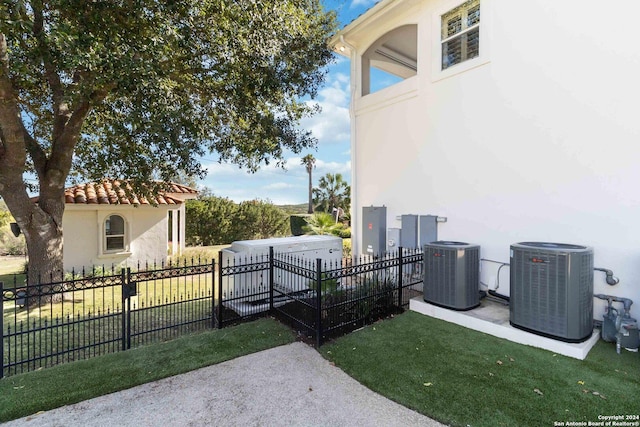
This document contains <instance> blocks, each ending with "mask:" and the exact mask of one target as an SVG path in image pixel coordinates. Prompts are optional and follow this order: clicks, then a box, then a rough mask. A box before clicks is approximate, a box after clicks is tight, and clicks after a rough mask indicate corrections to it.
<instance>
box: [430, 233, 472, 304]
mask: <svg viewBox="0 0 640 427" xmlns="http://www.w3.org/2000/svg"><path fill="white" fill-rule="evenodd" d="M423 256H424V269H423V270H424V289H423V292H424V300H425V301H426V302H428V303H430V304H434V305H437V306H440V307H445V308H451V309H454V310H470V309H472V308H475V307H477V306H478V305H479V304H480V293H479V283H480V273H479V268H480V266H479V264H480V246H478V245H472V244H469V243H464V242H450V241H437V242H432V243H428V244H426V245H425V246H424V253H423Z"/></svg>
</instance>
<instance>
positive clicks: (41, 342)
mask: <svg viewBox="0 0 640 427" xmlns="http://www.w3.org/2000/svg"><path fill="white" fill-rule="evenodd" d="M214 268H215V263H214V262H211V263H205V264H194V265H183V266H179V265H178V266H172V265H169V266H159V267H158V268H156V267H155V266H152V267H151V268H150V269H147V270H139V271H135V272H132V271H131V269H122V270H121V271H119V272H116V271H114V270H112V271H110V272H108V273H104V272H102V271H100V272H99V273H97V272H95V271H94V274H90V275H89V276H87V277H82V278H76V277H74V275H73V274H72V275H71V277H69V278H67V279H66V280H60V281H57V282H50V283H43V284H37V285H25V286H23V287H20V288H16V287H15V285H14V287H12V288H9V289H4V286H3V284H2V282H0V292H1V294H2V316H1V317H0V329H2V340H1V341H0V354H2V355H3V360H2V370H1V371H0V378H1V377H3V376H6V375H13V374H17V373H21V372H27V371H32V370H35V369H39V368H43V367H48V366H52V365H56V364H59V363H63V362H69V361H73V360H80V359H86V358H89V357H93V356H98V355H102V354H107V353H113V352H117V351H122V350H127V349H129V348H132V347H136V346H138V345H141V344H144V343H148V342H153V341H160V340H167V339H171V338H174V337H177V336H179V335H181V334H184V333H188V332H192V331H197V330H202V329H205V328H211V327H214V326H215V317H214V316H213V312H214V311H213V307H214V298H213V293H214V284H213V271H214Z"/></svg>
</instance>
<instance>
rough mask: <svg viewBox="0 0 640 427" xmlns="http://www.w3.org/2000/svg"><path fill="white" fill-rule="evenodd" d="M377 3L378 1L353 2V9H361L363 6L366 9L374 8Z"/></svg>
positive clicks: (355, 0)
mask: <svg viewBox="0 0 640 427" xmlns="http://www.w3.org/2000/svg"><path fill="white" fill-rule="evenodd" d="M376 2H377V0H353V1H352V2H351V9H353V8H355V7H361V6H365V7H369V6H373V5H374V4H375V3H376Z"/></svg>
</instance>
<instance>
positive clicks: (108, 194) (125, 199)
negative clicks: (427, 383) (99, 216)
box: [64, 180, 198, 205]
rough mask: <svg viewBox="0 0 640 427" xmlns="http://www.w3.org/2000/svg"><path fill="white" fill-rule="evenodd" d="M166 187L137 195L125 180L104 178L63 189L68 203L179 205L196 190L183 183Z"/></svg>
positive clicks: (193, 195)
mask: <svg viewBox="0 0 640 427" xmlns="http://www.w3.org/2000/svg"><path fill="white" fill-rule="evenodd" d="M167 185H168V189H167V190H164V191H159V192H157V193H156V194H154V195H152V196H151V200H149V199H147V198H145V197H138V196H137V195H136V194H135V193H133V191H132V188H131V185H130V184H129V183H128V182H126V181H122V182H121V181H118V180H104V181H102V182H100V183H93V182H90V183H86V184H78V185H74V186H73V187H70V188H66V189H65V190H64V201H65V203H68V204H87V205H118V204H120V205H153V204H158V205H179V204H181V203H182V200H184V199H191V198H195V197H196V196H197V194H198V191H196V190H194V189H193V188H190V187H187V186H185V185H181V184H176V183H173V182H171V183H167Z"/></svg>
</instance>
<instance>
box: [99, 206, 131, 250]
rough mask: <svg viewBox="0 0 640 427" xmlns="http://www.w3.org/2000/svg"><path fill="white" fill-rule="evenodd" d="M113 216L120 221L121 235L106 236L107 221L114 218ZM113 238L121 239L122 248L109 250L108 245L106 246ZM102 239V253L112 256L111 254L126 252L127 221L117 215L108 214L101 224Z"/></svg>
mask: <svg viewBox="0 0 640 427" xmlns="http://www.w3.org/2000/svg"><path fill="white" fill-rule="evenodd" d="M114 216H117V217H119V218H121V219H122V227H123V232H122V234H107V221H109V220H110V219H111V217H114ZM114 237H115V238H118V237H122V247H118V248H114V249H109V244H108V242H109V239H111V238H114ZM102 238H103V247H102V252H103V253H105V254H113V253H120V252H126V251H127V250H128V239H127V219H126V218H125V217H124V216H123V215H121V214H119V213H110V214H109V215H107V216H106V217H105V218H104V221H103V223H102Z"/></svg>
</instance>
